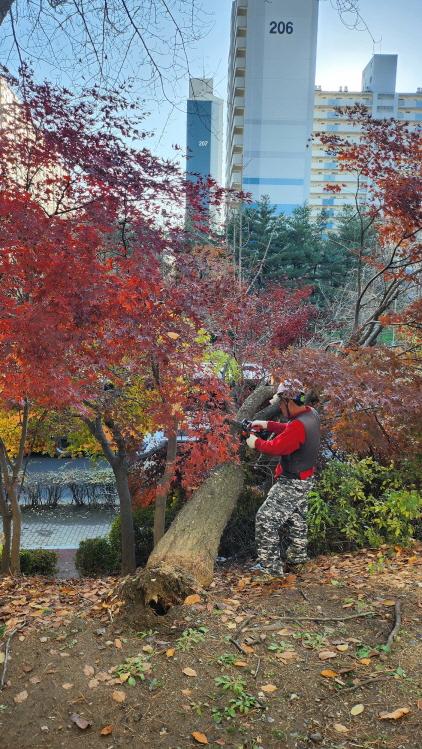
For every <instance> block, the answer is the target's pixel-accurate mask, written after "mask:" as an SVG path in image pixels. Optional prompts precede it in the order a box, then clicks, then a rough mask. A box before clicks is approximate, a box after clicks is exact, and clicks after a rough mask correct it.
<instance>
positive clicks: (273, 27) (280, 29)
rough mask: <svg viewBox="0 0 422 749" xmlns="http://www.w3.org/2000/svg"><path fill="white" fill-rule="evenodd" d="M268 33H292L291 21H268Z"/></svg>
mask: <svg viewBox="0 0 422 749" xmlns="http://www.w3.org/2000/svg"><path fill="white" fill-rule="evenodd" d="M270 34H293V21H287V23H286V22H285V21H270Z"/></svg>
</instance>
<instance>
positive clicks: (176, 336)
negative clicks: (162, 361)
mask: <svg viewBox="0 0 422 749" xmlns="http://www.w3.org/2000/svg"><path fill="white" fill-rule="evenodd" d="M166 336H167V337H168V338H171V340H172V341H177V339H178V338H180V335H179V333H173V332H170V333H166Z"/></svg>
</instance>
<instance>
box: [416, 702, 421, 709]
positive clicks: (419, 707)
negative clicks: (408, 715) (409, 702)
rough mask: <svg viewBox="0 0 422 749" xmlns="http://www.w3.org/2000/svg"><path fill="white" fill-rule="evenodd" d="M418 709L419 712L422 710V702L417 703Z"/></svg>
mask: <svg viewBox="0 0 422 749" xmlns="http://www.w3.org/2000/svg"><path fill="white" fill-rule="evenodd" d="M416 707H417V708H418V710H422V700H418V701H417V703H416Z"/></svg>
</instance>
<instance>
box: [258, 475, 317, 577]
mask: <svg viewBox="0 0 422 749" xmlns="http://www.w3.org/2000/svg"><path fill="white" fill-rule="evenodd" d="M312 485H313V479H312V478H310V479H306V481H300V480H298V479H279V480H278V481H277V482H276V483H275V484H274V486H273V487H272V488H271V489H270V491H269V492H268V496H267V499H266V500H265V502H264V503H263V504H262V505H261V507H260V508H259V510H258V512H257V514H256V519H255V540H256V546H257V550H258V560H259V562H260V563H261V564H262V566H263V567H265V568H266V569H268V571H269V572H273V573H276V574H279V575H282V574H283V573H284V562H290V563H291V564H300V563H302V562H305V561H306V559H307V555H306V549H307V545H308V538H307V536H308V526H307V523H306V513H307V509H308V492H310V490H311V489H312Z"/></svg>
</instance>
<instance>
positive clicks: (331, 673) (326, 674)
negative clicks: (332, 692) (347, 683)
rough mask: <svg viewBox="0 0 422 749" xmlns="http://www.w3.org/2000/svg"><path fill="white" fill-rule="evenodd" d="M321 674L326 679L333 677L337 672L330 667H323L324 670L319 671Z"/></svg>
mask: <svg viewBox="0 0 422 749" xmlns="http://www.w3.org/2000/svg"><path fill="white" fill-rule="evenodd" d="M321 676H324V677H325V678H326V679H335V677H336V676H338V673H337V671H333V670H332V669H331V668H324V670H323V671H321Z"/></svg>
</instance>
